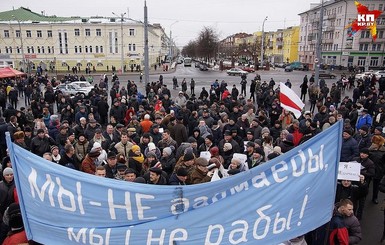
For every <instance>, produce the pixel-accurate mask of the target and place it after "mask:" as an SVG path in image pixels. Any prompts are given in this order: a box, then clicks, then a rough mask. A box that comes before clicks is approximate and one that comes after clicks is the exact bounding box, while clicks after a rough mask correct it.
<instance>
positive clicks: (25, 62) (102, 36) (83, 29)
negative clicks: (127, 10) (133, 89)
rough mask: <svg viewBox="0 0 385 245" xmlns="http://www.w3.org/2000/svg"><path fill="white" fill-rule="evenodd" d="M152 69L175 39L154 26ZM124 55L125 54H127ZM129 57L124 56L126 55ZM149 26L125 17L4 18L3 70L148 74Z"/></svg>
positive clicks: (0, 23) (18, 12)
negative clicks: (142, 71) (145, 64)
mask: <svg viewBox="0 0 385 245" xmlns="http://www.w3.org/2000/svg"><path fill="white" fill-rule="evenodd" d="M148 30H149V31H148V36H149V42H148V46H149V63H150V65H151V66H153V65H155V64H158V63H159V62H161V61H162V60H164V58H165V56H166V55H167V54H168V51H169V43H170V42H169V38H168V37H167V35H166V34H165V32H164V29H163V28H162V27H161V26H160V24H153V25H149V27H148ZM122 51H123V52H122ZM122 54H123V55H122ZM143 60H144V24H143V23H142V22H140V21H135V20H132V19H128V18H121V17H87V18H84V17H68V18H66V17H56V16H45V15H41V14H37V13H34V12H32V11H31V10H29V9H27V8H19V9H15V10H11V11H6V12H0V62H1V63H0V64H9V65H12V66H13V67H15V68H23V67H24V70H28V69H33V68H34V67H37V66H41V67H42V68H43V70H44V69H47V70H51V71H53V70H59V71H60V70H63V71H67V70H68V71H70V70H71V69H72V68H73V67H76V68H78V70H84V69H85V68H86V67H89V68H90V69H91V70H96V71H106V70H110V71H111V70H112V67H115V68H116V70H117V71H118V70H119V69H121V67H123V69H125V70H127V71H128V70H131V68H132V67H134V68H136V67H140V68H141V69H143Z"/></svg>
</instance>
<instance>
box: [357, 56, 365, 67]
mask: <svg viewBox="0 0 385 245" xmlns="http://www.w3.org/2000/svg"><path fill="white" fill-rule="evenodd" d="M365 63H366V57H358V63H357V65H358V66H365Z"/></svg>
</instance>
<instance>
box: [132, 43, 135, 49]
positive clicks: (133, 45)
mask: <svg viewBox="0 0 385 245" xmlns="http://www.w3.org/2000/svg"><path fill="white" fill-rule="evenodd" d="M132 51H136V45H135V43H134V44H132Z"/></svg>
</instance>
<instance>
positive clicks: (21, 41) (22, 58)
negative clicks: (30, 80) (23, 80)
mask: <svg viewBox="0 0 385 245" xmlns="http://www.w3.org/2000/svg"><path fill="white" fill-rule="evenodd" d="M12 18H13V19H15V20H16V21H17V23H18V25H19V34H20V35H19V38H20V48H21V61H22V69H23V72H25V59H24V45H23V36H22V35H23V34H22V31H21V24H20V20H19V19H16V18H15V16H14V15H12Z"/></svg>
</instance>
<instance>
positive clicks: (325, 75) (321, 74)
mask: <svg viewBox="0 0 385 245" xmlns="http://www.w3.org/2000/svg"><path fill="white" fill-rule="evenodd" d="M313 75H315V73H314V72H313ZM336 77H337V74H335V73H332V72H330V71H326V70H320V71H319V78H336Z"/></svg>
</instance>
